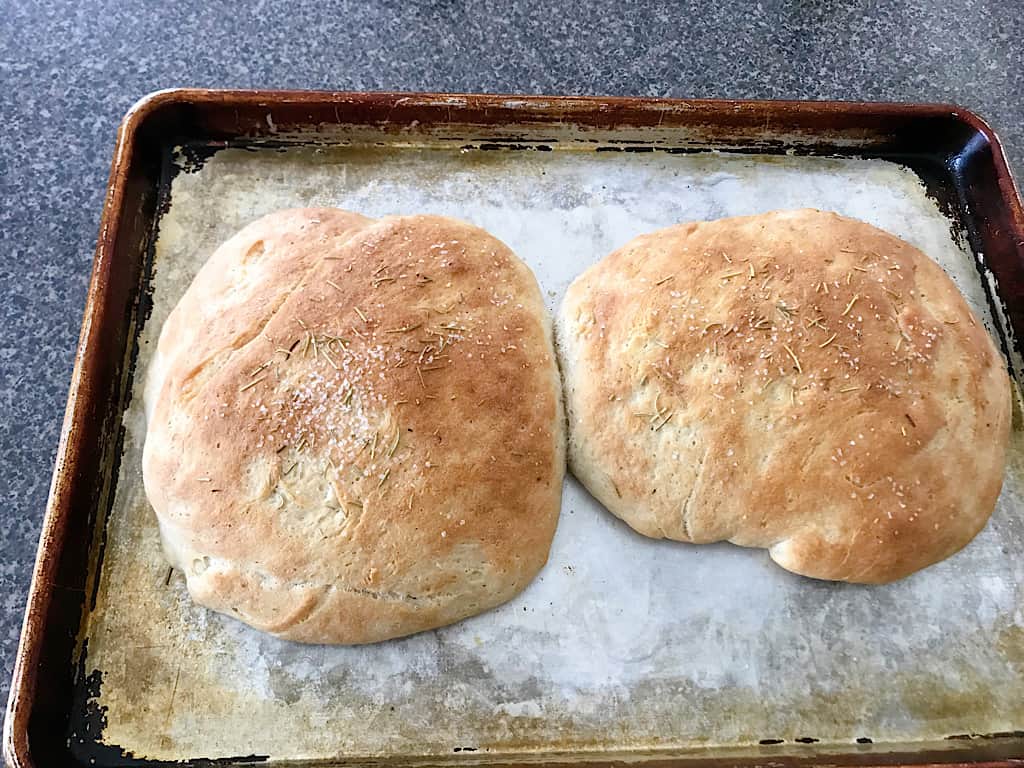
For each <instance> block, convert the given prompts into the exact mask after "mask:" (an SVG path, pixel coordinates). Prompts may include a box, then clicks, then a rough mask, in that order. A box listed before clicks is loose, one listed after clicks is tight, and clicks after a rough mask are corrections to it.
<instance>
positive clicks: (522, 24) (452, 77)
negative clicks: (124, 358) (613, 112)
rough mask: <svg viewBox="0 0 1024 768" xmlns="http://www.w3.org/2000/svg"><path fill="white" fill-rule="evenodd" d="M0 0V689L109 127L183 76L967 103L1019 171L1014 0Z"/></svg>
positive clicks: (244, 81) (229, 82)
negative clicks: (545, 0)
mask: <svg viewBox="0 0 1024 768" xmlns="http://www.w3.org/2000/svg"><path fill="white" fill-rule="evenodd" d="M544 5H545V4H541V3H533V2H522V3H507V2H498V1H496V0H465V1H459V0H440V1H439V2H427V0H412V1H411V2H400V1H399V0H383V1H382V2H359V1H357V0H349V1H346V2H337V3H334V2H329V1H325V0H319V1H318V2H312V1H311V0H297V1H295V2H289V3H283V2H282V3H273V2H267V1H264V2H254V3H250V4H248V7H244V9H243V6H242V5H240V4H234V3H229V2H223V0H213V1H212V2H197V1H196V0H183V2H178V3H161V4H155V3H151V2H145V1H144V0H119V1H118V2H114V1H113V0H102V1H95V0H93V1H91V2H83V3H72V2H67V0H58V1H56V2H51V3H46V4H43V3H15V2H4V3H2V4H0V11H2V13H3V14H4V17H5V18H4V22H3V24H2V25H0V85H2V86H3V87H2V88H0V116H2V118H3V127H4V133H3V137H2V140H0V192H2V197H0V199H2V204H0V291H2V293H3V297H2V300H0V339H2V340H3V342H2V343H0V411H2V413H3V417H2V420H0V456H2V461H3V471H2V472H0V498H2V499H3V504H2V507H0V701H6V698H7V688H8V681H9V679H10V674H11V666H12V663H13V656H14V652H15V648H16V645H17V640H18V634H19V631H20V628H21V617H22V611H23V607H24V601H25V593H26V589H27V587H28V582H29V577H30V573H31V568H32V562H33V558H34V555H35V549H36V540H37V537H38V532H39V524H40V520H41V517H42V513H43V508H44V506H45V503H46V495H47V490H48V486H49V482H50V473H51V469H52V464H53V458H54V452H55V449H56V446H57V439H58V435H59V431H60V425H61V419H62V416H63V411H64V400H65V395H66V390H67V386H68V379H69V375H70V372H71V365H72V357H73V354H74V348H75V344H76V341H77V338H78V330H79V323H80V318H81V312H82V307H83V304H84V298H85V288H86V283H87V281H88V277H89V270H90V264H91V260H92V253H93V247H94V245H95V236H96V229H97V224H98V221H99V215H100V209H101V205H102V200H103V192H104V185H105V184H106V179H107V171H108V168H109V163H110V157H111V152H112V149H113V145H114V132H115V129H116V126H117V123H118V121H119V120H120V118H121V115H122V114H123V113H124V112H125V110H126V109H127V108H128V107H129V106H130V105H131V104H132V103H133V102H134V101H135V100H136V99H138V98H139V97H140V96H142V95H144V94H146V93H148V92H150V91H153V90H156V89H159V88H167V87H172V86H199V87H241V88H252V87H264V88H326V89H344V90H432V91H470V92H472V91H491V92H505V93H514V92H521V93H548V94H558V93H565V94H611V95H643V96H676V97H732V98H820V99H856V100H894V101H951V102H957V103H960V104H962V105H964V106H966V107H969V108H971V109H974V110H976V111H977V112H978V113H980V114H981V115H982V116H983V117H985V118H987V119H988V120H989V121H990V123H991V124H992V125H993V127H994V128H995V129H996V131H997V132H998V133H999V134H1000V135H1001V137H1002V138H1003V141H1004V144H1005V146H1006V149H1007V151H1008V154H1009V156H1010V162H1011V165H1012V167H1013V168H1014V170H1015V171H1016V172H1017V173H1018V175H1019V174H1020V172H1021V170H1022V169H1024V107H1022V103H1024V77H1022V76H1021V73H1022V72H1024V42H1022V41H1024V15H1022V14H1021V13H1020V9H1019V7H1018V6H1017V4H1016V3H1014V2H1011V3H1005V2H998V0H968V1H967V2H953V3H943V2H937V1H936V0H913V1H911V2H903V3H881V2H868V1H866V0H863V1H861V2H848V1H844V0H822V1H821V2H794V3H785V2H775V1H774V0H763V1H762V2H758V3H754V2H737V3H706V4H705V3H700V2H694V1H693V0H689V1H688V2H678V3H669V2H663V3H649V4H648V3H640V2H635V1H633V0H626V2H621V1H619V2H610V1H609V0H597V1H596V2H577V1H575V0H573V1H572V2H566V3H562V4H561V7H560V8H558V9H557V10H554V9H553V8H545V7H544Z"/></svg>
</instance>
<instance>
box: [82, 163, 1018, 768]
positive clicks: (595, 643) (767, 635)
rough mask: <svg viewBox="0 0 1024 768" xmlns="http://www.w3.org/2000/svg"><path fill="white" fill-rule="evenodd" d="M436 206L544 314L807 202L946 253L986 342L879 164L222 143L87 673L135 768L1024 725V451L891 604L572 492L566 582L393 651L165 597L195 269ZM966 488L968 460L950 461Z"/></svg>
mask: <svg viewBox="0 0 1024 768" xmlns="http://www.w3.org/2000/svg"><path fill="white" fill-rule="evenodd" d="M302 205H338V206H341V207H345V208H350V209H352V210H356V211H359V212H362V213H365V214H368V215H371V216H376V215H383V214H388V213H423V212H430V213H440V214H446V215H452V216H457V217H460V218H464V219H467V220H469V221H471V222H473V223H474V224H477V225H480V226H482V227H485V228H487V229H489V230H490V231H491V232H493V233H494V234H496V235H497V236H498V237H500V238H501V239H503V240H504V241H505V242H507V243H508V244H509V245H510V246H511V247H512V248H513V249H514V250H515V251H516V252H517V253H518V254H519V255H520V256H521V257H522V258H524V259H525V260H526V261H527V263H529V264H530V266H531V267H532V268H533V269H534V271H535V272H536V274H537V277H538V279H539V281H540V283H541V286H542V288H543V289H544V292H545V296H546V299H547V302H548V305H549V307H550V308H554V307H555V306H556V305H557V303H558V302H559V301H560V299H561V296H562V293H563V292H564V290H565V288H566V287H567V285H568V284H569V282H570V281H571V280H572V279H573V277H574V276H575V275H577V274H578V273H579V272H580V271H581V270H582V269H584V268H585V267H586V266H587V265H589V264H590V263H592V262H593V261H595V260H597V259H599V258H601V257H602V256H604V255H605V254H606V253H608V252H609V251H611V250H612V249H614V248H616V247H618V246H619V245H621V244H623V243H625V242H626V241H627V240H629V239H630V238H632V237H633V236H635V235H637V234H639V233H641V232H644V231H648V230H651V229H654V228H657V227H661V226H666V225H669V224H674V223H677V222H679V221H685V220H690V219H708V218H717V217H721V216H729V215H740V214H749V213H757V212H760V211H766V210H771V209H774V208H794V207H802V206H814V207H819V208H828V209H833V210H836V211H839V212H840V213H844V214H846V215H850V216H855V217H857V218H861V219H863V220H865V221H869V222H871V223H873V224H876V225H878V226H880V227H883V228H885V229H888V230H889V231H892V232H894V233H896V234H898V235H900V236H901V237H904V238H905V239H907V240H909V241H910V242H912V243H914V244H915V245H917V246H918V247H920V248H922V249H923V250H924V251H925V252H927V253H929V254H930V255H931V256H932V257H933V258H936V259H937V260H938V261H939V262H940V263H941V264H942V265H943V267H944V268H946V270H947V271H948V272H949V273H950V274H951V275H952V277H953V278H954V280H956V282H957V284H958V286H959V287H960V289H961V290H962V291H963V292H964V293H965V295H966V296H967V299H968V302H969V303H970V304H971V305H972V307H973V308H974V309H975V311H976V312H977V313H978V315H979V316H980V317H982V318H983V319H984V320H985V322H986V323H987V324H989V327H990V329H991V327H992V326H991V323H992V320H991V314H990V312H989V310H988V308H987V305H986V300H985V294H984V289H983V281H982V279H980V278H979V275H978V273H977V271H976V269H975V266H974V262H973V257H972V256H971V255H970V254H969V253H968V252H967V251H965V250H964V247H963V246H962V244H961V243H962V241H961V239H960V238H959V237H958V236H957V233H956V232H955V231H954V230H952V229H951V223H950V221H949V220H948V219H947V218H945V217H944V215H943V214H942V213H941V212H940V211H939V209H938V208H937V206H936V204H935V203H934V201H933V200H931V199H929V198H928V197H927V195H926V193H925V190H924V187H923V186H922V185H921V183H920V181H919V180H918V178H917V177H916V176H915V175H914V174H913V173H912V172H911V171H909V170H907V169H905V168H902V167H900V166H897V165H895V164H892V163H888V162H885V161H880V160H850V159H826V158H811V157H788V156H748V155H725V154H717V153H700V154H689V155H670V154H664V153H655V154H632V153H622V152H608V153H603V152H594V151H583V150H578V149H576V150H560V149H557V148H556V149H555V150H554V151H550V152H533V151H513V150H500V151H484V150H474V149H469V150H459V149H454V148H436V147H419V148H417V147H411V146H405V147H402V148H395V147H346V148H334V149H315V148H292V149H288V150H285V151H281V150H276V151H275V150H259V151H244V150H224V151H221V152H219V153H217V154H216V155H215V156H213V157H212V158H211V159H209V160H208V161H207V162H206V163H205V164H204V165H203V166H202V168H201V169H200V170H198V171H193V172H187V173H180V174H178V175H177V176H176V177H175V179H174V181H173V184H172V187H171V197H170V207H169V210H168V211H167V212H166V213H165V214H164V215H163V216H162V218H161V220H160V222H159V238H158V241H157V244H156V254H155V276H154V281H153V287H154V296H153V308H152V314H151V315H150V317H149V319H148V321H147V323H146V325H145V327H144V329H143V331H142V336H141V340H140V347H141V351H140V354H139V358H138V364H137V368H136V372H135V382H134V385H133V397H132V402H131V405H130V407H129V409H128V411H127V413H126V415H125V427H126V436H125V444H124V455H123V460H122V462H121V466H120V477H119V479H118V483H117V489H116V493H115V499H114V504H113V509H112V512H111V516H110V519H109V523H108V533H107V544H106V551H105V557H104V561H103V569H102V573H101V575H100V583H99V590H98V594H97V602H96V608H95V609H94V610H93V611H92V612H91V614H90V615H89V616H88V617H87V625H86V627H85V630H84V637H85V638H86V639H87V641H88V645H87V656H86V658H85V671H86V672H87V673H90V672H93V671H94V670H98V671H99V675H94V676H93V679H94V680H95V679H99V680H100V681H101V682H100V684H99V689H98V692H95V701H94V702H93V703H94V704H95V705H96V706H98V707H100V708H103V711H104V717H105V730H104V731H103V734H102V740H103V742H104V743H106V744H116V745H119V746H120V747H121V748H122V749H124V750H125V751H128V752H131V753H133V754H134V755H135V756H136V757H147V758H151V759H166V760H173V759H181V758H183V757H195V756H200V755H201V756H204V757H211V758H216V757H224V756H231V755H249V754H258V755H269V756H270V757H271V758H279V759H293V760H294V759H317V758H324V759H329V758H337V757H339V756H353V757H360V756H373V755H382V754H388V755H410V756H412V755H436V756H442V755H446V754H447V755H452V754H453V752H456V751H458V752H464V751H469V750H475V751H476V755H477V756H480V754H481V753H492V754H522V753H530V752H545V753H549V752H559V751H579V750H585V751H588V752H590V751H600V750H615V751H624V750H625V751H629V750H639V751H643V750H653V749H657V750H660V749H667V748H671V749H686V748H691V747H701V746H714V747H716V748H717V747H722V748H729V747H738V746H742V745H744V744H751V743H752V744H757V742H759V741H761V740H764V739H772V740H777V739H778V740H784V741H786V742H793V741H794V740H797V739H817V740H819V741H820V742H821V743H822V744H821V746H822V747H824V746H825V745H827V744H833V743H834V744H850V743H851V742H853V741H854V739H856V738H858V737H861V738H864V737H867V738H871V739H873V740H874V741H875V742H922V741H935V740H941V739H943V738H944V737H946V736H949V735H952V734H961V733H992V732H1001V731H1009V730H1013V729H1015V728H1019V727H1021V724H1022V723H1024V697H1022V696H1021V695H1020V691H1021V690H1024V600H1022V585H1024V506H1022V504H1021V499H1020V493H1021V478H1022V457H1024V450H1022V448H1024V445H1022V436H1021V431H1020V418H1019V409H1018V410H1017V411H1016V412H1015V419H1014V424H1015V429H1014V433H1013V438H1012V446H1011V454H1010V462H1009V466H1008V470H1007V477H1006V482H1005V484H1004V488H1003V493H1002V496H1001V497H1000V500H999V504H998V507H997V509H996V512H995V514H994V515H993V518H992V521H991V522H990V524H989V525H988V527H987V528H986V529H985V530H984V531H983V532H982V533H981V534H980V535H979V536H978V538H977V539H976V540H975V541H974V542H973V543H972V544H971V545H970V546H968V547H967V549H965V550H964V551H963V552H961V553H960V554H958V555H957V556H955V557H953V558H952V559H950V560H948V561H946V562H944V563H941V564H939V565H936V566H934V567H932V568H930V569H927V570H925V571H924V572H921V573H919V574H916V575H914V576H912V577H911V578H909V579H906V580H904V581H902V582H900V583H897V584H894V585H889V586H885V587H864V586H854V585H845V584H829V583H823V582H815V581H811V580H808V579H803V578H801V577H798V576H794V575H792V574H789V573H786V572H784V571H782V570H781V569H779V568H778V567H777V566H775V565H773V564H772V563H771V562H770V561H769V560H768V557H767V554H766V553H765V552H763V551H760V550H744V549H740V548H738V547H733V546H731V545H727V544H723V545H712V546H703V547H696V546H686V545H681V544H676V543H670V542H656V541H651V540H647V539H644V538H642V537H640V536H638V535H636V534H634V533H632V532H631V531H630V530H629V529H628V528H626V527H625V526H624V525H623V524H621V523H619V522H618V521H616V520H614V519H613V518H612V517H611V516H610V515H609V514H608V513H607V512H605V511H604V510H603V509H602V508H601V507H600V505H598V504H597V503H596V502H594V501H593V500H592V499H591V498H590V497H589V496H588V495H587V494H586V493H585V492H584V491H582V490H581V489H580V487H579V486H578V485H577V484H576V483H575V482H574V481H572V480H571V479H570V480H568V481H567V484H566V493H565V497H564V502H563V512H562V517H561V520H560V523H559V529H558V533H557V536H556V538H555V542H554V546H553V549H552V552H551V557H550V560H549V563H548V565H547V567H546V568H545V569H544V571H543V572H542V573H541V575H540V576H539V578H538V579H537V580H536V581H535V582H534V583H533V584H532V585H531V586H530V587H529V588H528V589H527V590H526V592H524V593H523V594H522V595H521V596H520V597H518V598H517V599H515V600H513V601H512V602H511V603H509V604H507V605H505V606H503V607H501V608H499V609H497V610H494V611H491V612H490V613H487V614H485V615H483V616H480V617H476V618H474V619H470V620H468V621H465V622H463V623H461V624H458V625H456V626H453V627H448V628H444V629H441V630H437V631H433V632H428V633H424V634H421V635H417V636H414V637H411V638H407V639H403V640H398V641H391V642H388V643H383V644H379V645H375V646H364V647H356V648H330V647H320V646H313V647H311V646H301V645H296V644H291V643H287V642H283V641H278V640H275V639H273V638H270V637H267V636H264V635H262V634H260V633H257V632H256V631H254V630H251V629H249V628H247V627H245V626H244V625H242V624H239V623H237V622H235V621H233V620H231V619H228V618H226V617H222V616H219V615H216V614H213V613H210V612H208V611H205V610H204V609H201V608H198V607H196V606H194V605H192V603H191V602H190V600H189V598H188V595H187V592H186V590H185V587H184V582H183V580H182V579H181V577H180V575H179V574H177V573H175V574H174V575H173V576H172V578H171V580H170V583H169V584H165V578H166V575H167V565H166V563H165V562H164V561H163V559H162V556H161V554H160V548H159V540H158V535H157V529H156V524H155V521H154V519H153V516H152V512H151V510H150V509H149V507H148V505H147V503H146V501H145V496H144V494H143V490H142V482H141V472H140V468H139V467H140V457H141V448H142V439H143V436H144V423H143V418H142V398H141V388H142V382H143V380H144V376H145V371H146V367H147V365H148V362H149V357H150V353H151V351H152V349H153V346H154V344H155V339H156V337H157V335H158V333H159V328H160V325H161V323H162V321H163V319H164V318H165V317H166V315H167V313H168V312H169V311H170V308H171V307H172V306H173V305H174V303H175V301H176V300H177V298H178V297H179V296H180V295H181V293H182V292H183V291H184V289H185V287H186V285H187V284H188V281H189V280H190V279H191V277H192V275H193V274H194V273H195V271H196V270H197V269H198V267H199V265H200V264H201V262H202V261H203V260H204V259H205V258H206V256H208V255H209V253H210V252H212V250H213V249H214V248H215V247H216V245H217V244H218V243H220V242H221V241H223V240H224V239H226V238H227V237H228V236H229V235H231V234H232V233H233V232H234V231H236V230H237V229H238V228H240V227H241V226H243V225H244V224H246V223H247V222H249V221H251V220H252V219H253V218H256V217H258V216H260V215H262V214H264V213H267V212H270V211H272V210H275V209H277V208H281V207H288V206H302ZM948 471H950V472H956V471H957V467H950V468H949V469H948Z"/></svg>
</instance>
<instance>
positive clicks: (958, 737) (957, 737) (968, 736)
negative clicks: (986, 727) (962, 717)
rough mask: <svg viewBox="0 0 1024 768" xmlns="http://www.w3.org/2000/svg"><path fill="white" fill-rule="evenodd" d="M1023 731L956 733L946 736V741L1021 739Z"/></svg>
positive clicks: (1023, 735) (1023, 736) (1023, 734)
mask: <svg viewBox="0 0 1024 768" xmlns="http://www.w3.org/2000/svg"><path fill="white" fill-rule="evenodd" d="M1021 738H1024V731H995V732H994V733H956V734H953V735H952V736H947V737H946V740H947V741H974V740H975V739H1021Z"/></svg>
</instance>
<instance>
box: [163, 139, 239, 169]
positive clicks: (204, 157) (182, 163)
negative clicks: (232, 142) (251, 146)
mask: <svg viewBox="0 0 1024 768" xmlns="http://www.w3.org/2000/svg"><path fill="white" fill-rule="evenodd" d="M227 146H228V142H226V141H196V142H189V143H187V144H182V145H181V146H180V147H179V148H178V153H177V162H176V163H175V165H176V166H177V167H178V170H180V171H181V172H183V173H198V172H199V171H201V170H202V168H203V166H204V165H206V162H207V161H208V160H209V159H210V158H211V157H213V156H214V155H215V154H217V153H218V152H220V151H221V150H222V149H225V148H226V147H227Z"/></svg>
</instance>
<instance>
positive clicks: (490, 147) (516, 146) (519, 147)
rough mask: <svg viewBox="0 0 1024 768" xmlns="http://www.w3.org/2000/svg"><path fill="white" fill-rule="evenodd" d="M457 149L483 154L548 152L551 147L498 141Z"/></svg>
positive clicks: (465, 145) (468, 145)
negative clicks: (508, 151) (503, 151)
mask: <svg viewBox="0 0 1024 768" xmlns="http://www.w3.org/2000/svg"><path fill="white" fill-rule="evenodd" d="M459 149H461V150H464V151H470V150H481V151H484V152H494V151H496V150H502V149H506V150H513V151H521V152H522V151H527V152H550V151H551V150H552V149H553V147H552V146H551V145H550V144H526V143H523V142H498V141H486V142H481V143H479V144H463V145H462V146H461V147H459Z"/></svg>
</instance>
